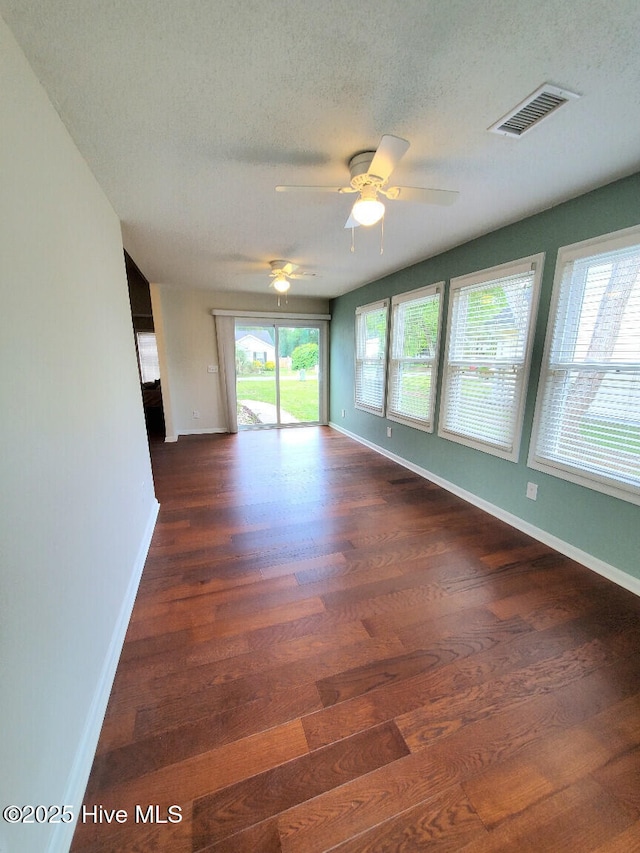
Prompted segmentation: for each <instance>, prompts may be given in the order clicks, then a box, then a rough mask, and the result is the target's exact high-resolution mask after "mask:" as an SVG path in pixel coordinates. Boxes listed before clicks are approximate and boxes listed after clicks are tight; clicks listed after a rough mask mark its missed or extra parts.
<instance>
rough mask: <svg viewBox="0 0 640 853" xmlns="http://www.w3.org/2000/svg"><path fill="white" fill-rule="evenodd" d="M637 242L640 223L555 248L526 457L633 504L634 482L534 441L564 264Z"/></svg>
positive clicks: (575, 365)
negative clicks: (545, 451)
mask: <svg viewBox="0 0 640 853" xmlns="http://www.w3.org/2000/svg"><path fill="white" fill-rule="evenodd" d="M638 245H640V225H634V226H632V227H631V228H623V229H622V230H621V231H614V232H612V233H610V234H602V235H600V236H599V237H592V238H590V239H588V240H581V241H580V242H579V243H572V244H570V245H568V246H561V247H560V248H559V249H558V254H557V257H556V266H555V271H554V275H553V289H552V291H551V303H550V306H549V318H548V320H547V328H546V333H545V339H544V349H543V353H542V366H541V371H540V378H539V380H538V389H537V393H536V399H535V407H534V412H533V425H532V428H531V438H530V442H529V455H528V457H527V467H528V468H532V469H533V470H535V471H542V472H543V473H545V474H549V475H550V476H552V477H558V479H560V480H567V481H568V482H570V483H576V484H577V485H579V486H583V487H584V488H585V489H591V490H592V491H595V492H601V493H602V494H605V495H610V496H611V497H614V498H618V499H619V500H623V501H627V502H628V503H632V504H636V505H640V489H638V487H637V486H635V485H632V484H628V483H625V482H624V481H623V480H618V479H616V478H615V477H614V476H608V475H607V474H606V473H602V474H600V473H598V472H597V471H592V470H589V469H585V468H582V467H580V466H578V465H572V464H571V463H570V462H569V461H567V460H564V461H563V460H555V459H552V458H550V457H546V456H543V455H542V453H540V454H539V453H538V445H539V442H540V437H541V434H542V433H543V432H544V426H545V424H544V423H543V407H544V400H545V395H546V391H547V388H548V385H549V374H550V362H551V352H552V349H553V339H554V336H555V332H556V328H557V327H558V324H559V323H560V322H561V318H560V316H559V312H558V307H559V305H560V298H561V295H562V293H563V290H562V283H563V280H564V275H565V270H566V267H567V266H568V265H569V264H570V263H573V262H575V261H582V260H587V259H589V258H592V257H597V256H598V255H606V254H609V253H610V252H616V251H624V249H628V248H631V247H634V246H638ZM566 367H567V368H570V369H574V370H575V369H577V370H594V369H602V371H603V372H605V371H607V370H615V371H618V372H620V371H625V372H627V371H630V365H629V363H628V362H622V363H616V362H609V363H606V362H605V363H603V362H569V363H566ZM633 373H636V374H637V368H636V367H635V366H634V368H633Z"/></svg>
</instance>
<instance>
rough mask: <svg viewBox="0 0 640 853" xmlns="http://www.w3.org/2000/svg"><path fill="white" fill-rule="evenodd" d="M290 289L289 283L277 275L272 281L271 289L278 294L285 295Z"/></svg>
mask: <svg viewBox="0 0 640 853" xmlns="http://www.w3.org/2000/svg"><path fill="white" fill-rule="evenodd" d="M290 287H291V282H290V281H289V280H288V279H286V278H285V277H284V276H282V275H279V276H278V277H277V278H274V280H273V289H274V290H276V291H277V292H278V293H286V292H287V290H289V288H290Z"/></svg>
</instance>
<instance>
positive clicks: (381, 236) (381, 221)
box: [380, 216, 384, 255]
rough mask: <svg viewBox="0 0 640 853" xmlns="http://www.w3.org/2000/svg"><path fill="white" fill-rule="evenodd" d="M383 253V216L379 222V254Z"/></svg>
mask: <svg viewBox="0 0 640 853" xmlns="http://www.w3.org/2000/svg"><path fill="white" fill-rule="evenodd" d="M383 253H384V216H383V217H382V219H381V220H380V254H381V255H382V254H383Z"/></svg>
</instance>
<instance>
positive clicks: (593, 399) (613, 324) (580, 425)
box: [529, 228, 640, 503]
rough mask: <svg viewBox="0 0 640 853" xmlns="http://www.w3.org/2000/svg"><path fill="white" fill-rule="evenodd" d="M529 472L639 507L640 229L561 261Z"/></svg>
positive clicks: (563, 255)
mask: <svg viewBox="0 0 640 853" xmlns="http://www.w3.org/2000/svg"><path fill="white" fill-rule="evenodd" d="M529 465H530V467H532V468H536V469H538V470H540V471H545V472H546V473H548V474H553V475H555V476H557V477H563V478H564V479H567V480H571V481H572V482H576V483H580V484H581V485H585V486H588V487H590V488H592V489H598V490H599V491H603V492H606V493H607V494H613V495H615V496H616V497H621V498H623V499H625V500H629V501H632V502H633V503H640V228H633V229H626V230H625V231H621V232H618V233H617V234H615V235H610V236H607V237H603V238H600V239H599V240H590V241H587V242H585V243H578V244H576V245H574V246H567V247H565V248H564V249H561V250H560V252H559V253H558V262H557V266H556V278H555V284H554V292H553V301H552V307H551V320H550V323H549V329H548V332H547V342H546V347H545V355H544V363H543V370H542V374H541V379H540V388H539V391H538V400H537V403H536V413H535V418H534V430H533V436H532V442H531V453H530V457H529Z"/></svg>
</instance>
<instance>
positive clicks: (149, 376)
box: [136, 332, 160, 382]
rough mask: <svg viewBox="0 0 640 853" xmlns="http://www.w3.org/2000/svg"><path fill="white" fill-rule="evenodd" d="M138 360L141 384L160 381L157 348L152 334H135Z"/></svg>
mask: <svg viewBox="0 0 640 853" xmlns="http://www.w3.org/2000/svg"><path fill="white" fill-rule="evenodd" d="M136 337H137V339H138V360H139V362H140V377H141V379H142V381H143V382H155V381H156V379H160V365H159V362H158V347H157V345H156V336H155V333H154V332H137V333H136Z"/></svg>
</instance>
